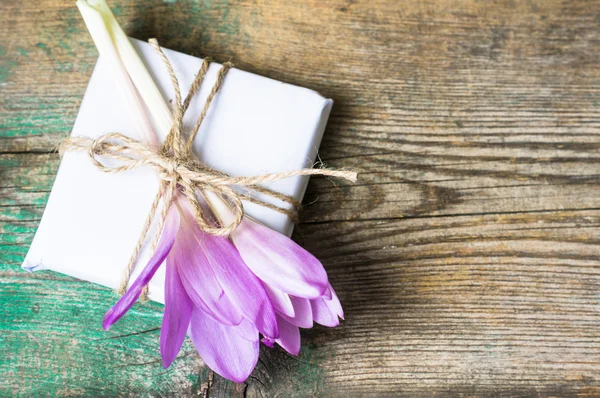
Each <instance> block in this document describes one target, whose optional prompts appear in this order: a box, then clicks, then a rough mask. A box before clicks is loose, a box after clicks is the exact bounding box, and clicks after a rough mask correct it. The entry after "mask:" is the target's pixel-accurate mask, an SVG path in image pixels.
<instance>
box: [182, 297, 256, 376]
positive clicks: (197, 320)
mask: <svg viewBox="0 0 600 398" xmlns="http://www.w3.org/2000/svg"><path fill="white" fill-rule="evenodd" d="M236 328H239V326H227V325H223V324H221V323H219V322H216V321H215V320H213V319H212V318H211V317H210V316H208V315H207V314H205V313H204V312H203V311H202V310H200V309H198V308H194V310H193V312H192V319H191V322H190V337H191V338H192V342H193V343H194V346H195V347H196V349H197V350H198V353H199V354H200V356H201V357H202V359H203V360H204V362H205V363H206V364H207V365H208V367H209V368H211V369H212V370H213V371H215V372H216V373H218V374H219V375H221V376H223V377H225V378H227V379H230V380H233V381H235V382H238V383H241V382H243V381H245V380H246V379H247V378H248V376H249V375H250V373H252V370H253V369H254V367H255V366H256V362H257V361H258V351H259V341H258V334H257V335H256V340H254V341H250V340H247V339H245V338H243V337H242V333H240V332H238V331H236Z"/></svg>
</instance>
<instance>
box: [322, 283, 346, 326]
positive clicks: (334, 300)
mask: <svg viewBox="0 0 600 398" xmlns="http://www.w3.org/2000/svg"><path fill="white" fill-rule="evenodd" d="M329 290H330V291H331V300H325V304H327V307H329V310H330V311H331V312H333V313H334V314H336V315H337V316H339V317H340V318H342V319H344V310H343V308H342V304H341V303H340V299H339V298H338V296H337V294H335V290H333V287H331V285H329Z"/></svg>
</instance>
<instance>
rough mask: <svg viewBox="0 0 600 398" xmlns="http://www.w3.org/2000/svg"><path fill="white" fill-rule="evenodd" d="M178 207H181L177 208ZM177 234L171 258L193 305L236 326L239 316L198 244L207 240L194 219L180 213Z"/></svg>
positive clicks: (240, 315)
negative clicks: (178, 231)
mask: <svg viewBox="0 0 600 398" xmlns="http://www.w3.org/2000/svg"><path fill="white" fill-rule="evenodd" d="M180 208H181V207H180ZM181 216H182V222H181V228H180V233H179V234H178V235H177V242H175V245H174V246H173V255H172V256H170V258H171V259H172V262H173V264H174V265H175V266H176V267H177V271H178V273H179V276H180V277H181V283H182V284H183V287H184V288H185V291H186V292H187V294H188V296H189V297H190V299H191V300H192V302H193V303H194V305H195V306H197V307H199V308H201V309H202V310H204V311H205V312H206V313H208V314H209V315H210V316H212V317H213V318H215V320H217V321H219V322H221V323H223V324H226V325H238V324H239V323H240V322H241V321H242V319H243V318H242V314H241V313H240V312H239V311H238V310H237V309H236V308H235V306H234V305H233V303H231V301H230V300H229V298H228V297H227V296H226V295H225V292H224V291H223V288H222V287H221V285H220V284H219V282H218V280H217V277H216V275H215V273H214V271H213V270H212V267H211V266H210V264H209V262H208V259H207V257H206V253H205V252H204V250H203V249H202V247H201V245H200V242H201V241H202V240H203V239H206V238H207V237H209V235H207V234H205V233H204V232H202V231H201V230H200V228H199V227H198V226H197V224H196V221H195V219H193V218H192V217H191V216H190V215H189V214H188V213H187V212H185V211H183V212H182V214H181Z"/></svg>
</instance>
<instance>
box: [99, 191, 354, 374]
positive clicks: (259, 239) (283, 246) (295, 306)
mask: <svg viewBox="0 0 600 398" xmlns="http://www.w3.org/2000/svg"><path fill="white" fill-rule="evenodd" d="M165 260H166V279H165V311H164V317H163V323H162V328H161V335H160V351H161V355H162V358H163V365H164V367H165V368H167V367H168V366H170V364H171V363H172V362H173V361H174V359H175V358H176V356H177V353H178V352H179V350H180V348H181V345H182V344H183V341H184V339H185V336H186V334H187V335H189V336H190V337H191V339H192V342H193V343H194V346H195V347H196V349H197V350H198V353H199V354H200V356H201V357H202V359H203V360H204V362H205V363H206V364H207V365H208V366H209V367H210V368H211V369H212V370H214V371H215V372H216V373H218V374H220V375H222V376H223V377H226V378H228V379H230V380H233V381H236V382H242V381H244V380H246V378H247V377H248V376H249V375H250V373H251V372H252V370H253V369H254V366H255V365H256V362H257V361H258V353H259V345H260V344H259V343H260V341H261V340H260V335H259V333H260V334H262V336H263V338H262V342H263V343H265V344H266V345H269V346H272V345H273V343H274V342H275V343H277V344H279V345H280V346H282V347H283V348H284V349H285V350H287V351H288V352H289V353H291V354H293V355H297V354H298V353H299V351H300V332H299V327H304V328H310V327H312V325H313V321H314V322H317V323H320V324H322V325H325V326H330V327H333V326H337V325H338V324H339V320H338V316H339V317H343V312H342V308H341V305H340V302H339V300H338V299H337V296H336V295H335V292H334V291H333V289H332V288H331V285H330V284H329V282H328V280H327V274H326V273H325V270H324V269H323V266H322V265H321V263H320V262H319V261H318V260H317V259H316V258H315V257H314V256H312V255H311V254H310V253H308V252H307V251H306V250H304V249H302V248H301V247H300V246H299V245H297V244H296V243H295V242H293V241H292V240H291V239H289V238H287V237H286V236H284V235H282V234H280V233H278V232H276V231H273V230H271V229H269V228H267V227H265V226H263V225H261V224H258V223H257V222H255V221H252V220H250V219H247V218H244V221H243V222H242V223H241V224H240V226H238V228H236V230H235V232H234V233H233V234H232V235H231V239H228V238H223V237H216V236H212V235H209V234H207V233H205V232H203V231H202V230H201V229H200V227H199V226H198V224H197V223H196V220H195V218H194V215H193V211H192V210H191V207H190V205H189V202H187V200H185V199H184V198H177V200H176V201H175V203H174V205H172V207H171V208H170V209H169V212H168V215H167V219H166V222H165V227H164V230H163V232H162V235H161V239H160V242H159V244H158V246H157V249H156V251H155V253H154V255H153V256H152V258H151V259H150V261H149V262H148V264H147V265H146V267H145V268H144V269H143V271H142V272H141V274H140V275H139V276H138V278H137V279H136V280H135V282H134V283H133V284H132V285H131V287H130V288H129V289H128V291H127V293H126V294H125V295H123V297H121V299H120V300H119V301H118V302H117V303H116V304H115V305H114V306H113V307H112V308H111V309H110V310H109V311H108V312H107V313H106V315H105V317H104V322H103V327H104V328H105V329H108V328H109V327H110V326H111V325H112V324H114V323H115V322H116V321H117V320H119V319H120V318H121V317H122V316H123V315H124V314H125V313H126V312H127V310H129V308H131V306H132V305H133V304H134V302H135V301H136V300H137V299H138V298H139V296H140V294H141V292H142V290H143V288H144V286H145V285H147V284H148V282H149V281H150V279H151V278H152V276H154V274H155V273H156V271H157V269H158V267H159V266H160V265H161V264H162V263H163V262H164V261H165Z"/></svg>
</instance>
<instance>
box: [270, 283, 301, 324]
mask: <svg viewBox="0 0 600 398" xmlns="http://www.w3.org/2000/svg"><path fill="white" fill-rule="evenodd" d="M264 286H265V290H266V292H267V294H268V295H269V298H270V299H271V303H272V304H273V308H275V310H277V312H279V313H280V314H283V315H285V316H289V317H292V318H293V317H294V305H293V304H292V300H291V299H290V296H289V295H288V294H287V293H284V292H282V291H281V290H277V289H274V288H272V287H270V286H269V285H267V284H266V283H265V284H264Z"/></svg>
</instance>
